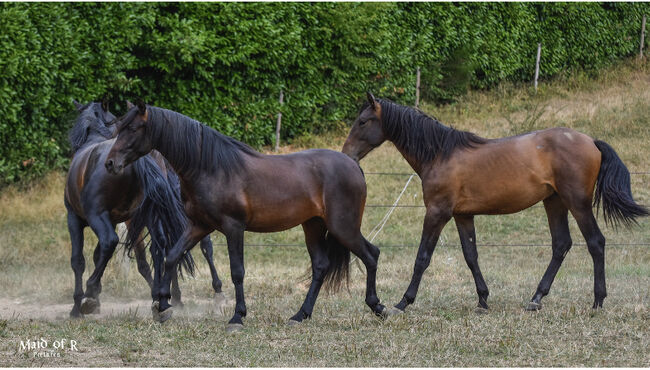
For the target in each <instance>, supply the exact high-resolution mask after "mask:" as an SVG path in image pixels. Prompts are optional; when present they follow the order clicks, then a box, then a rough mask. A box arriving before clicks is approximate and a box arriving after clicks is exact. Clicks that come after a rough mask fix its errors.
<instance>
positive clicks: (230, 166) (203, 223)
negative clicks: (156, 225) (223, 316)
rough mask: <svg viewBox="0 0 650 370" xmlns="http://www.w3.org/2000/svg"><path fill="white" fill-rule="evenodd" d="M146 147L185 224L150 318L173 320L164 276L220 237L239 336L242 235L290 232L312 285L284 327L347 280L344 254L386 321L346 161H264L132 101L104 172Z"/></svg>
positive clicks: (362, 190) (329, 157)
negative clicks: (173, 187) (160, 164)
mask: <svg viewBox="0 0 650 370" xmlns="http://www.w3.org/2000/svg"><path fill="white" fill-rule="evenodd" d="M152 149H155V150H157V151H159V152H160V153H161V154H162V155H163V156H164V157H165V158H166V159H167V160H168V161H169V163H170V164H171V166H172V168H173V169H174V171H175V172H176V173H177V174H178V176H179V177H180V179H181V188H182V195H183V200H184V202H185V211H186V213H187V215H188V217H189V218H190V221H191V222H190V225H189V227H188V228H187V229H186V230H185V232H184V233H183V236H182V237H181V238H180V239H179V240H178V242H177V243H176V245H174V247H173V248H172V250H171V251H170V252H169V254H168V256H167V259H166V261H165V276H164V278H163V280H164V282H163V284H162V287H161V289H160V291H159V294H158V299H159V302H158V303H154V305H156V304H158V305H159V312H160V316H156V315H154V319H159V320H160V321H164V320H166V319H168V318H169V317H170V316H171V306H170V305H169V303H168V298H169V279H170V277H171V276H170V274H168V272H169V271H171V270H173V268H174V266H175V265H176V263H177V260H178V258H179V256H180V255H181V253H182V252H183V251H185V250H187V249H188V248H191V247H192V246H193V245H194V244H195V243H196V241H197V240H199V239H201V238H203V237H204V236H205V235H207V234H208V233H210V232H211V231H213V230H218V231H220V232H221V233H223V234H224V235H225V236H226V239H227V244H228V255H229V259H230V270H231V275H232V282H233V284H234V286H235V297H236V305H235V312H234V314H233V316H232V318H231V319H230V321H229V323H228V325H227V326H226V330H227V331H236V330H240V329H242V328H243V321H242V318H243V317H245V316H246V303H245V301H244V285H243V282H244V231H253V232H277V231H282V230H287V229H289V228H292V227H294V226H297V225H302V228H303V231H304V233H305V243H306V245H307V250H308V252H309V256H310V258H311V268H312V280H311V284H310V287H309V291H308V292H307V296H306V298H305V300H304V303H303V304H302V306H301V308H300V310H299V311H298V312H297V313H296V314H295V315H293V316H292V317H291V318H290V319H289V321H288V324H297V323H300V322H302V321H303V320H305V319H308V318H310V317H311V315H312V310H313V307H314V304H315V302H316V298H317V296H318V293H319V291H320V289H321V286H323V284H325V287H328V288H336V287H337V286H338V285H340V284H341V283H342V281H344V280H346V279H347V277H348V272H349V270H348V269H349V260H350V252H352V253H354V254H355V255H356V256H357V257H358V258H359V259H360V260H361V261H362V262H363V263H364V264H365V266H366V271H367V281H366V299H365V302H366V304H367V305H368V306H369V307H370V309H371V310H372V312H374V313H375V314H377V315H383V314H384V313H385V311H386V309H385V307H384V306H383V305H381V304H380V303H379V298H377V294H376V291H375V275H376V270H377V260H378V258H379V249H378V248H377V247H375V246H374V245H372V244H371V243H370V242H368V241H367V240H366V239H365V238H364V237H363V236H362V235H361V231H360V227H361V218H362V216H363V209H364V206H365V201H366V182H365V179H364V176H363V173H362V172H361V168H360V167H359V166H358V164H357V163H356V162H355V161H353V160H352V159H350V158H349V157H348V156H346V155H344V154H342V153H340V152H335V151H331V150H324V149H321V150H315V149H314V150H305V151H301V152H297V153H292V154H286V155H264V154H262V153H259V152H257V151H255V150H253V149H252V148H250V147H249V146H247V145H246V144H244V143H242V142H239V141H237V140H235V139H233V138H231V137H228V136H225V135H223V134H221V133H219V132H218V131H216V130H214V129H212V128H210V127H208V126H205V125H203V124H201V123H200V122H198V121H195V120H193V119H191V118H189V117H187V116H184V115H182V114H180V113H176V112H173V111H170V110H167V109H162V108H157V107H153V106H149V105H145V104H144V103H138V105H137V106H132V105H131V106H130V108H129V111H128V112H127V113H126V114H125V115H124V116H123V117H122V118H120V120H119V123H118V135H117V140H116V141H115V143H114V144H113V147H112V149H111V151H110V153H109V155H108V157H107V158H106V162H105V163H106V168H107V169H108V171H110V172H112V173H114V174H120V173H122V172H123V171H124V169H125V166H127V165H128V164H129V163H132V162H133V161H135V160H137V159H138V158H139V157H141V156H143V155H146V154H147V153H149V152H150V151H151V150H152Z"/></svg>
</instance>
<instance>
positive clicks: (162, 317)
mask: <svg viewBox="0 0 650 370" xmlns="http://www.w3.org/2000/svg"><path fill="white" fill-rule="evenodd" d="M173 313H174V309H173V307H169V308H167V309H166V310H164V311H162V312H158V322H159V323H161V324H162V323H164V322H165V321H167V320H169V319H171V318H172V314H173Z"/></svg>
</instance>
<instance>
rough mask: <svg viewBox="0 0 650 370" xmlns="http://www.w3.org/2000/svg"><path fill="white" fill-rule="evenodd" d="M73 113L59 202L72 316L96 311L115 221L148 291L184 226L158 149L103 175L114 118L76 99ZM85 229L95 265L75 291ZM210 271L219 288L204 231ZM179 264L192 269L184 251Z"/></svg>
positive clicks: (115, 239)
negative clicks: (71, 277) (71, 281)
mask: <svg viewBox="0 0 650 370" xmlns="http://www.w3.org/2000/svg"><path fill="white" fill-rule="evenodd" d="M74 103H75V106H76V108H77V111H78V112H79V115H78V117H77V119H76V122H75V125H74V127H73V128H72V129H71V130H70V133H69V140H70V146H71V149H72V151H73V158H72V161H71V164H70V169H69V171H68V174H67V178H66V187H65V198H64V203H65V206H66V209H67V213H68V230H69V233H70V240H71V242H72V256H71V265H72V269H73V271H74V273H75V291H74V306H73V308H72V311H71V312H70V316H72V317H81V316H83V314H91V313H97V312H99V305H100V304H99V298H98V297H99V294H100V292H101V277H102V275H103V273H104V269H105V268H106V265H107V263H108V261H109V259H110V258H111V256H112V255H113V252H114V251H115V248H116V246H117V244H118V241H119V238H118V236H117V234H116V233H115V225H116V224H117V223H120V222H126V224H127V227H128V228H129V233H128V238H127V242H126V247H127V250H133V251H134V253H135V257H136V260H137V265H138V271H139V272H140V274H141V275H142V276H143V277H144V278H145V280H146V281H147V283H148V284H149V286H150V287H151V288H152V291H155V287H156V286H157V283H158V282H159V281H160V278H161V274H162V264H163V261H164V255H165V254H166V248H168V247H169V246H170V245H172V244H173V242H174V241H176V240H177V239H178V237H179V236H180V233H181V232H182V230H183V229H184V226H185V224H186V222H187V221H186V217H185V215H184V213H183V210H182V204H181V203H180V189H179V188H180V184H179V182H178V179H177V178H176V176H175V174H174V173H173V171H171V170H169V169H168V168H167V167H168V165H167V164H166V163H165V160H164V158H163V157H162V156H160V154H158V153H156V152H152V154H151V155H150V156H146V157H143V158H142V159H141V160H139V161H138V162H136V163H134V165H133V166H130V167H129V168H128V169H126V170H125V171H124V172H123V173H122V174H121V175H120V176H113V175H109V174H108V173H107V172H106V169H105V167H104V166H103V163H104V160H105V158H106V155H107V154H108V151H109V149H110V147H111V146H112V144H113V142H114V139H113V140H110V138H111V137H112V136H113V134H114V132H115V126H114V125H113V124H112V123H113V122H114V120H115V116H113V115H112V114H111V113H110V112H109V111H108V108H107V106H106V104H105V103H103V104H100V103H89V104H85V105H82V104H79V103H77V102H76V101H75V102H74ZM86 226H90V228H91V229H92V230H93V232H94V233H95V235H97V238H98V244H97V247H96V248H95V252H94V254H93V260H94V263H95V270H94V272H93V274H92V275H91V276H90V278H89V279H88V282H87V288H86V292H85V294H84V291H83V288H82V281H81V279H82V276H83V272H84V269H85V260H84V256H83V229H84V228H85V227H86ZM145 226H146V227H147V228H148V230H149V233H150V235H151V253H152V256H153V260H154V265H155V266H157V268H155V269H154V272H155V279H152V277H151V270H150V268H149V264H148V263H147V260H146V255H145V245H144V243H143V240H142V236H141V234H142V231H143V229H144V227H145ZM201 250H202V251H203V254H204V255H205V258H206V260H207V261H208V264H209V265H210V271H211V273H212V285H213V288H214V290H215V292H217V293H220V292H221V281H220V280H219V277H218V275H217V272H216V269H215V267H214V264H213V262H212V243H211V242H210V239H209V236H207V237H206V238H204V239H203V240H202V241H201ZM184 261H185V263H184V266H185V267H187V268H188V269H189V270H190V272H192V266H193V261H192V259H191V255H189V254H188V255H186V256H184ZM173 275H174V276H173V280H174V284H173V285H174V286H173V289H172V290H173V295H174V301H175V302H176V303H180V297H181V296H180V289H179V288H178V282H177V276H176V270H175V271H174V272H173Z"/></svg>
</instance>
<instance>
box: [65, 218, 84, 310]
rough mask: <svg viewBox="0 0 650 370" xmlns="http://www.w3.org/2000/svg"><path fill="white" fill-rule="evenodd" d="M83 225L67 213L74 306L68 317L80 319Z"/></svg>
mask: <svg viewBox="0 0 650 370" xmlns="http://www.w3.org/2000/svg"><path fill="white" fill-rule="evenodd" d="M85 226H86V225H85V224H84V222H83V220H82V219H81V218H80V217H79V216H77V215H75V214H74V213H72V212H71V211H68V232H69V233H70V241H71V244H72V253H71V256H70V265H71V266H72V271H74V294H73V298H74V306H72V311H70V317H82V316H83V315H82V314H81V310H80V307H81V299H82V297H83V294H84V291H83V281H82V279H83V273H84V270H85V268H86V260H85V259H84V253H83V247H84V233H83V231H84V227H85Z"/></svg>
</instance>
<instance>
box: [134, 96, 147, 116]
mask: <svg viewBox="0 0 650 370" xmlns="http://www.w3.org/2000/svg"><path fill="white" fill-rule="evenodd" d="M135 105H136V106H137V107H138V111H139V113H140V115H144V114H145V113H147V105H146V104H145V103H144V101H142V99H138V101H137V102H135Z"/></svg>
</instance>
